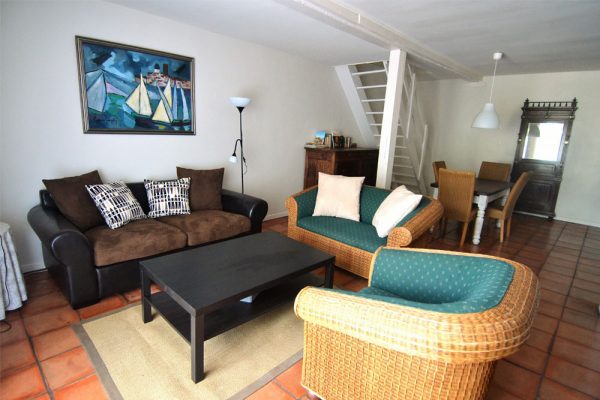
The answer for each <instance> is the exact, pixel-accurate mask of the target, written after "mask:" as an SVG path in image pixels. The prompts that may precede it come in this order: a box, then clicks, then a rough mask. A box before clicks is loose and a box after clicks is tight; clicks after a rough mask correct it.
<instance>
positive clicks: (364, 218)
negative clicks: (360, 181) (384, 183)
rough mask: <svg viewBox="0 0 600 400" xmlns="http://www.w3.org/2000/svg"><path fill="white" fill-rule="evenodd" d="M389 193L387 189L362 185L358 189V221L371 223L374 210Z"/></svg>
mask: <svg viewBox="0 0 600 400" xmlns="http://www.w3.org/2000/svg"><path fill="white" fill-rule="evenodd" d="M389 194H390V191H389V190H386V189H380V188H376V187H372V186H364V185H363V187H362V190H361V191H360V222H365V223H367V224H371V223H372V222H373V217H374V216H375V212H376V211H377V209H378V208H379V206H380V205H381V203H383V201H384V200H385V198H386V197H388V195H389Z"/></svg>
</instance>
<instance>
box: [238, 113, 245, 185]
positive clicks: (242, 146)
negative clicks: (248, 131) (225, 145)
mask: <svg viewBox="0 0 600 400" xmlns="http://www.w3.org/2000/svg"><path fill="white" fill-rule="evenodd" d="M237 109H238V111H239V112H240V154H241V158H240V171H241V178H242V194H244V162H245V159H244V131H243V130H242V111H244V107H241V106H238V107H237Z"/></svg>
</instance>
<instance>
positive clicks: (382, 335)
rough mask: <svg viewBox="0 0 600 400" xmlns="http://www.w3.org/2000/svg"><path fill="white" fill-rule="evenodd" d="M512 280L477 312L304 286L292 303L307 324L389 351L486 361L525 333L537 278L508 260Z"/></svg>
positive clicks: (517, 343)
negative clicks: (488, 305)
mask: <svg viewBox="0 0 600 400" xmlns="http://www.w3.org/2000/svg"><path fill="white" fill-rule="evenodd" d="M511 264H512V265H513V266H514V268H515V274H514V278H513V282H512V284H511V285H510V287H509V289H508V290H507V292H506V295H505V296H504V299H503V300H502V302H501V303H500V304H498V306H496V307H494V308H492V309H489V310H486V311H484V312H480V313H470V314H451V313H441V312H432V311H428V310H423V309H419V308H415V307H408V306H402V305H397V304H392V303H386V302H383V301H377V300H372V299H367V298H362V297H360V296H357V295H351V294H344V293H340V292H337V291H332V290H326V289H318V288H305V289H303V290H302V291H301V292H300V293H299V294H298V296H297V298H296V302H295V305H294V310H295V312H296V315H297V316H298V317H300V318H302V319H303V320H304V321H305V323H307V324H316V325H318V326H321V327H324V328H327V329H330V330H332V331H335V332H339V333H342V334H345V335H348V336H351V337H353V338H355V339H358V340H361V341H364V342H367V343H370V344H374V345H376V346H380V347H383V348H386V349H389V350H392V351H397V352H400V353H404V354H407V355H408V356H414V357H420V358H424V359H427V360H430V361H434V362H445V363H452V364H467V363H480V362H490V361H494V360H498V359H500V358H503V357H506V356H507V355H509V354H512V353H514V352H515V351H517V350H518V348H519V347H520V346H521V345H522V344H523V343H524V342H525V341H526V340H527V338H528V337H529V331H530V328H531V325H532V321H533V318H534V315H535V309H536V304H535V303H536V302H537V299H538V290H539V289H538V284H537V279H536V278H535V276H534V275H533V273H532V272H531V271H530V270H529V269H528V268H527V267H525V266H523V265H521V264H519V263H514V262H511Z"/></svg>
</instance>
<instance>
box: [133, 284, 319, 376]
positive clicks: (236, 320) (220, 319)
mask: <svg viewBox="0 0 600 400" xmlns="http://www.w3.org/2000/svg"><path fill="white" fill-rule="evenodd" d="M323 279H324V278H323V277H319V276H317V275H314V274H306V275H302V276H300V277H298V278H295V279H293V280H290V281H287V282H284V283H282V284H281V285H278V286H276V287H273V288H270V289H267V290H265V291H263V292H261V293H260V294H259V295H258V297H256V298H255V299H254V301H253V302H252V303H244V302H241V301H237V302H235V303H232V304H229V305H226V306H224V307H223V308H220V309H218V310H216V311H213V312H211V313H208V314H206V315H203V316H200V318H202V319H203V324H201V325H202V326H198V321H197V319H198V317H196V319H194V317H193V316H192V315H190V313H188V312H187V311H186V310H185V309H184V308H183V307H181V306H180V305H179V304H177V302H176V301H175V300H173V299H172V298H171V297H170V296H169V295H168V294H167V293H165V292H159V293H155V294H152V295H151V296H150V297H149V298H145V297H143V298H142V302H143V303H144V304H143V306H142V313H144V308H146V307H148V308H149V307H150V306H151V307H152V308H154V309H155V310H156V311H157V312H158V313H159V314H160V315H161V316H162V317H163V318H164V319H165V320H166V321H167V322H168V323H169V325H171V326H172V327H173V328H174V329H175V331H177V333H179V334H180V335H181V336H182V337H183V338H184V339H185V340H186V341H187V342H188V343H190V345H191V346H192V379H193V380H194V381H195V382H199V381H200V380H202V379H203V375H204V371H203V368H202V371H195V368H194V364H196V363H195V360H194V358H197V359H198V360H203V358H204V354H203V346H201V345H200V346H194V343H196V340H195V338H194V337H192V332H193V331H194V330H195V335H203V340H208V339H210V338H213V337H215V336H217V335H219V334H221V333H223V332H226V331H228V330H230V329H233V328H235V327H236V326H239V325H241V324H244V323H246V322H248V321H251V320H253V319H255V318H257V317H259V316H261V315H263V314H265V313H267V312H269V311H271V310H273V309H275V308H277V307H279V306H281V305H283V304H285V303H291V302H292V301H293V300H294V298H295V297H296V295H297V294H298V292H299V291H300V290H301V289H302V288H304V287H306V286H323ZM146 302H147V303H146ZM290 306H291V304H290ZM148 314H149V313H148ZM148 316H149V315H148ZM142 317H144V315H142ZM151 320H152V317H151V316H149V318H148V320H147V321H146V320H145V321H144V322H148V321H151ZM198 339H199V338H198ZM196 348H200V349H202V350H200V352H201V353H202V354H199V353H196V354H195V351H197V349H196ZM200 362H201V361H200Z"/></svg>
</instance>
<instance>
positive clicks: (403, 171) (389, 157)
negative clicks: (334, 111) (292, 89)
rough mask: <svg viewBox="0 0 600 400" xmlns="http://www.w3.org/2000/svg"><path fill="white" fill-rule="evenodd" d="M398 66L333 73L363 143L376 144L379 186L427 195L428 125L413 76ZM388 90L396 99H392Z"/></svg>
mask: <svg viewBox="0 0 600 400" xmlns="http://www.w3.org/2000/svg"><path fill="white" fill-rule="evenodd" d="M392 55H393V54H392V53H390V56H392ZM396 56H397V55H396ZM397 60H398V58H397ZM400 66H401V65H400V63H398V62H395V63H391V64H389V63H388V61H371V62H366V63H359V64H353V65H344V66H338V67H336V72H337V74H338V77H339V79H340V83H341V84H342V87H343V89H344V93H345V94H346V98H347V99H348V103H349V105H350V108H351V110H352V113H353V115H354V117H355V120H356V122H357V125H358V127H359V130H360V133H361V136H362V137H363V139H364V141H365V143H367V145H371V146H379V151H380V163H379V166H378V184H377V185H378V186H382V187H386V188H395V187H397V186H399V185H406V186H407V187H409V188H410V189H411V190H413V191H417V192H421V193H426V192H427V187H426V185H425V182H424V180H423V179H422V176H423V174H422V172H423V160H424V158H425V155H426V151H427V142H428V131H427V124H426V123H425V120H424V118H423V114H422V112H421V110H420V104H419V101H418V98H417V91H416V76H415V73H414V72H413V71H412V68H411V66H410V65H409V64H408V63H406V62H404V63H403V64H402V68H400ZM390 77H391V80H390ZM390 88H392V89H391V90H392V91H393V92H394V93H393V94H396V92H397V95H395V96H390V92H389V91H390ZM392 98H394V100H393V104H390V99H392ZM396 107H397V108H398V110H395V108H396ZM386 113H387V114H388V115H386ZM390 120H391V121H392V122H391V125H390ZM386 123H387V126H386Z"/></svg>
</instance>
